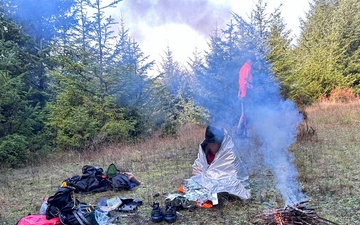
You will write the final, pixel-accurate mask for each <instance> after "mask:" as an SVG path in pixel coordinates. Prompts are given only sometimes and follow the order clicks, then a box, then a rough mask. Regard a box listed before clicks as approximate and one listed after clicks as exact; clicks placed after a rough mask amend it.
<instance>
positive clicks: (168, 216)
mask: <svg viewBox="0 0 360 225" xmlns="http://www.w3.org/2000/svg"><path fill="white" fill-rule="evenodd" d="M176 217H177V216H176V209H175V208H174V207H171V206H168V207H167V208H166V211H165V214H164V220H165V221H166V222H167V223H174V222H175V221H176Z"/></svg>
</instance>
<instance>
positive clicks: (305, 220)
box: [254, 200, 339, 225]
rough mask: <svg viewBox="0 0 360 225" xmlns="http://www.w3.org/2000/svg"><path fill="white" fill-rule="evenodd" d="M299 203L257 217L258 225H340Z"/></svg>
mask: <svg viewBox="0 0 360 225" xmlns="http://www.w3.org/2000/svg"><path fill="white" fill-rule="evenodd" d="M307 202H308V200H307V201H303V202H299V203H297V204H296V205H294V206H286V207H285V208H279V209H274V210H272V211H269V212H266V213H263V214H260V215H257V216H256V217H255V221H254V224H256V225H331V224H333V225H339V224H337V223H334V222H332V221H330V220H327V219H325V218H323V217H321V216H319V215H318V214H317V213H316V212H315V210H314V209H313V208H308V207H307V206H306V205H304V204H305V203H307Z"/></svg>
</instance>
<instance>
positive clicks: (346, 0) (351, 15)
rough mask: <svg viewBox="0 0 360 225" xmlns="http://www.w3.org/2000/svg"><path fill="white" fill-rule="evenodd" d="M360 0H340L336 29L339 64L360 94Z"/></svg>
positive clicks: (347, 80) (351, 84) (350, 83)
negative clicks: (339, 54)
mask: <svg viewBox="0 0 360 225" xmlns="http://www.w3.org/2000/svg"><path fill="white" fill-rule="evenodd" d="M359 11H360V2H359V1H357V0H339V3H338V6H337V12H336V22H335V23H336V24H335V27H334V31H336V35H338V37H337V38H338V42H339V48H340V50H339V51H340V52H341V56H340V57H339V60H338V62H337V63H338V64H339V67H340V70H341V71H342V74H343V76H344V78H345V80H346V82H347V83H348V84H349V86H350V87H352V88H353V90H354V92H355V93H357V94H360V63H359V62H360V38H359V37H360V15H359Z"/></svg>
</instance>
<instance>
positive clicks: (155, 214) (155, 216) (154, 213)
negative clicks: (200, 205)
mask: <svg viewBox="0 0 360 225" xmlns="http://www.w3.org/2000/svg"><path fill="white" fill-rule="evenodd" d="M152 208H153V209H152V210H151V220H152V221H153V222H155V223H159V222H161V221H163V220H165V221H166V222H167V223H174V222H175V221H176V218H177V216H176V209H175V208H174V207H171V205H167V206H166V210H165V212H164V211H163V210H162V209H161V208H160V204H159V203H158V202H154V203H153V205H152Z"/></svg>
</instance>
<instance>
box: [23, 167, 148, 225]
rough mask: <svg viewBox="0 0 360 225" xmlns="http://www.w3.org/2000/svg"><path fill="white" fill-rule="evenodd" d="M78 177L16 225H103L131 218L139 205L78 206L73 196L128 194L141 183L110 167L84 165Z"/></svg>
mask: <svg viewBox="0 0 360 225" xmlns="http://www.w3.org/2000/svg"><path fill="white" fill-rule="evenodd" d="M82 173H83V174H82V175H81V176H73V177H70V178H67V179H65V180H64V181H63V182H62V184H61V186H60V187H58V189H57V190H56V192H55V194H54V195H53V196H50V197H49V198H47V199H45V200H44V202H43V204H42V206H41V208H40V214H39V215H28V216H24V217H23V218H21V219H20V220H19V221H18V223H17V225H32V224H36V225H61V224H62V225H105V224H112V223H113V222H114V221H116V220H118V219H119V218H120V217H122V216H124V215H125V216H128V215H129V214H134V213H135V212H136V210H137V208H138V206H140V205H142V201H141V200H140V199H138V198H135V199H131V198H120V197H114V198H111V199H101V200H100V202H99V203H98V204H97V205H92V204H88V203H85V202H81V201H80V200H79V199H77V198H76V196H75V193H94V192H103V191H109V190H115V191H122V190H131V189H132V188H133V187H135V186H136V185H140V184H141V182H140V181H139V180H138V179H137V178H136V177H135V176H134V175H132V174H131V173H129V172H121V171H120V170H118V169H117V168H116V166H115V165H114V164H110V165H109V167H108V168H107V170H106V172H104V171H103V169H102V168H100V167H95V166H89V165H85V166H83V168H82Z"/></svg>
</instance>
